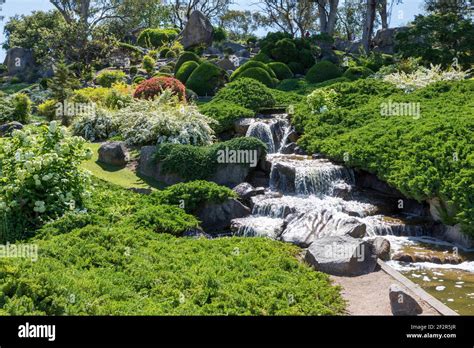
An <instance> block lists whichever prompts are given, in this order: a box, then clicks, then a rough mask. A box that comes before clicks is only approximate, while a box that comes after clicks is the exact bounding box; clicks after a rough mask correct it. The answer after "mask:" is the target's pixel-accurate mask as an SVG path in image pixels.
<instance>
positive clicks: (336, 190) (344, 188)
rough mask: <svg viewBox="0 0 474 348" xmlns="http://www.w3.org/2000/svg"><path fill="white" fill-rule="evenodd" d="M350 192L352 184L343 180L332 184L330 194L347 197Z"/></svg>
mask: <svg viewBox="0 0 474 348" xmlns="http://www.w3.org/2000/svg"><path fill="white" fill-rule="evenodd" d="M351 192H352V185H349V184H347V183H345V182H339V183H336V184H334V187H333V191H332V195H333V196H334V197H340V198H349V197H350V196H351Z"/></svg>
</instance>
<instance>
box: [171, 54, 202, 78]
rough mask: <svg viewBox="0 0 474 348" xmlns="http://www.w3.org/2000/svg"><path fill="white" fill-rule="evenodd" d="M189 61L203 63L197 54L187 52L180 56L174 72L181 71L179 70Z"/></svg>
mask: <svg viewBox="0 0 474 348" xmlns="http://www.w3.org/2000/svg"><path fill="white" fill-rule="evenodd" d="M189 61H194V62H197V63H201V59H200V58H199V57H198V55H197V54H196V53H194V52H189V51H186V52H183V54H181V55H180V56H179V58H178V61H177V62H176V65H175V67H174V72H175V73H176V72H177V71H178V70H179V68H181V65H183V64H184V63H185V62H189Z"/></svg>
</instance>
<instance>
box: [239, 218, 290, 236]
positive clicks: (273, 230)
mask: <svg viewBox="0 0 474 348" xmlns="http://www.w3.org/2000/svg"><path fill="white" fill-rule="evenodd" d="M284 225H285V221H284V220H283V219H278V218H275V219H273V218H269V217H264V216H256V217H253V216H251V217H247V218H241V219H234V220H232V224H231V226H230V230H231V231H232V232H233V234H234V235H237V236H244V237H268V238H271V239H278V237H279V236H280V234H281V232H282V231H283V229H284Z"/></svg>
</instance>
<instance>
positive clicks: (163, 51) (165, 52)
mask: <svg viewBox="0 0 474 348" xmlns="http://www.w3.org/2000/svg"><path fill="white" fill-rule="evenodd" d="M169 51H171V49H170V48H169V47H163V48H162V49H161V50H160V58H166V54H167V53H168V52H169Z"/></svg>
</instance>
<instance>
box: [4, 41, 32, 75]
mask: <svg viewBox="0 0 474 348" xmlns="http://www.w3.org/2000/svg"><path fill="white" fill-rule="evenodd" d="M4 64H5V65H6V66H7V70H8V75H10V76H14V75H15V76H20V77H21V78H24V79H32V78H34V76H33V75H34V74H35V73H36V72H37V70H38V68H39V67H38V66H37V65H36V62H35V59H34V57H33V51H31V50H29V49H26V48H22V47H13V48H10V49H9V50H8V52H7V55H6V57H5V61H4Z"/></svg>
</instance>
